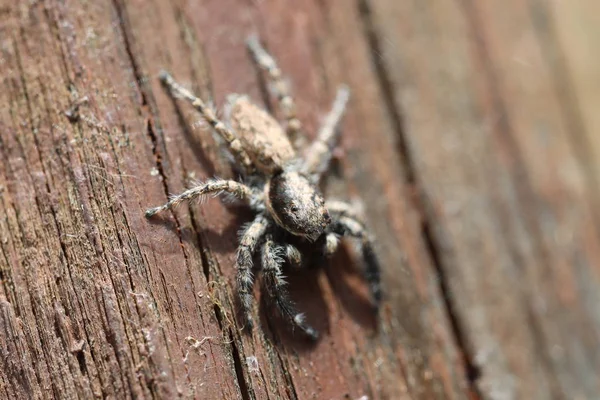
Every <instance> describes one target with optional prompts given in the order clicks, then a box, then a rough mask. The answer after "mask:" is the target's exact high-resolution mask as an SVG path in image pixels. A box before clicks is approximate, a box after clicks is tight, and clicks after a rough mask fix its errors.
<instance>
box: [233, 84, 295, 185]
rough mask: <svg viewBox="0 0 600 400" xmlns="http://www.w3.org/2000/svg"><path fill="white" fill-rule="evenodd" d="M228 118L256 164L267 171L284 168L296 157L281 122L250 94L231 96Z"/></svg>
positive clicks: (261, 170)
mask: <svg viewBox="0 0 600 400" xmlns="http://www.w3.org/2000/svg"><path fill="white" fill-rule="evenodd" d="M227 119H228V120H229V123H230V125H231V128H232V129H233V130H234V131H235V133H236V135H237V136H238V138H239V139H240V141H241V142H242V145H243V147H244V149H245V150H246V152H247V153H248V156H249V157H250V159H251V160H252V162H253V163H254V165H255V167H256V168H257V169H258V170H259V171H260V172H262V173H263V174H265V175H270V174H272V173H274V172H276V171H280V170H282V169H283V166H284V165H285V164H286V163H287V162H288V161H291V160H293V159H294V158H295V157H296V153H295V151H294V148H293V147H292V144H291V142H290V141H289V139H288V137H287V135H286V133H285V131H284V130H283V128H282V127H281V125H280V124H279V123H278V122H277V121H276V120H275V119H274V118H273V117H272V116H271V115H269V114H268V113H267V112H266V111H264V110H263V109H261V108H260V107H258V106H257V105H255V104H254V103H252V102H251V101H250V99H249V98H248V97H247V96H239V95H233V96H230V98H229V99H228V105H227Z"/></svg>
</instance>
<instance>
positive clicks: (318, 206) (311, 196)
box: [266, 172, 331, 241]
mask: <svg viewBox="0 0 600 400" xmlns="http://www.w3.org/2000/svg"><path fill="white" fill-rule="evenodd" d="M266 198H267V208H268V209H269V211H270V213H271V215H272V216H273V219H274V220H275V222H277V224H278V225H279V226H281V227H282V228H284V229H285V230H286V231H288V232H290V233H292V234H294V235H297V236H303V237H306V238H307V239H309V240H311V241H314V240H317V238H318V237H319V236H321V234H322V233H323V231H324V230H325V228H326V227H327V226H328V225H329V224H330V223H331V217H330V216H329V212H328V211H327V208H325V199H323V195H322V194H321V193H320V192H319V190H318V189H317V188H316V187H315V185H313V184H312V183H310V181H309V180H308V179H307V178H306V177H304V176H302V175H301V174H299V173H297V172H281V173H279V174H277V175H275V176H274V177H272V178H271V179H270V181H269V184H268V185H267V196H266Z"/></svg>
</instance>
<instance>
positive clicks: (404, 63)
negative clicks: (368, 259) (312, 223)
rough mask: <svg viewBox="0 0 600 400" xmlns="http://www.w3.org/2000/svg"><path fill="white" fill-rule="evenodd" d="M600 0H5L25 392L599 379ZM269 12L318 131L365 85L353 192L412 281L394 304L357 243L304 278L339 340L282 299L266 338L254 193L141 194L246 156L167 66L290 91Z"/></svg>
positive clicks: (304, 109)
mask: <svg viewBox="0 0 600 400" xmlns="http://www.w3.org/2000/svg"><path fill="white" fill-rule="evenodd" d="M576 3H577V4H576ZM598 11H599V10H598V6H597V5H596V3H595V2H593V1H592V0H586V1H580V2H564V1H562V2H559V1H551V0H548V1H544V0H527V1H514V0H510V1H505V2H477V1H474V0H427V1H418V2H417V1H404V0H354V1H342V0H303V1H296V0H294V1H291V0H261V1H247V0H246V1H243V0H204V1H200V0H197V1H179V0H177V1H168V0H154V1H141V0H129V1H127V0H113V1H112V2H109V1H75V0H45V1H44V0H42V1H24V0H21V1H16V2H15V1H8V0H0V49H1V51H2V53H1V55H0V57H1V58H0V78H1V81H0V82H1V87H0V157H1V159H0V195H1V198H0V280H1V283H2V284H1V285H0V398H11V399H12V398H53V397H54V398H93V397H108V398H165V399H170V398H175V397H184V398H200V399H221V398H223V399H267V398H272V399H278V398H292V399H296V398H297V399H359V398H365V397H364V396H366V398H368V399H430V398H452V399H463V398H466V399H477V398H483V399H513V398H514V399H547V398H552V399H575V398H576V399H586V398H589V399H591V398H595V397H596V396H597V393H600V387H599V384H598V380H597V375H598V371H600V351H599V350H598V349H599V348H600V347H599V345H600V314H599V313H598V307H599V305H600V279H599V276H598V271H599V270H598V266H599V265H600V237H599V235H600V229H599V228H598V226H600V225H599V224H600V211H598V210H599V209H600V190H599V187H600V186H599V185H600V161H598V157H596V155H598V154H600V141H599V140H598V135H597V132H598V129H599V126H600V125H599V122H598V116H597V113H596V109H597V107H598V104H600V98H599V93H600V88H599V86H598V85H599V83H600V75H599V72H598V71H600V58H599V57H598V54H597V51H594V48H593V45H592V44H593V43H597V42H598V39H600V32H599V31H598V24H597V23H596V20H595V19H594V18H593V17H592V16H593V15H596V16H597V15H598ZM251 33H258V34H259V35H260V36H261V38H262V39H263V40H264V41H265V43H266V44H267V46H268V48H269V50H270V51H271V52H272V53H273V54H274V55H275V56H276V57H277V58H278V60H279V62H280V65H281V67H282V69H283V70H284V71H285V73H286V74H287V76H288V77H289V79H290V81H291V83H292V84H293V89H294V93H295V96H296V98H297V101H298V106H299V116H300V118H301V119H302V121H303V122H304V123H305V127H306V130H307V132H308V134H309V135H311V136H313V135H314V132H315V129H316V127H317V126H318V123H319V121H320V118H322V116H323V115H324V113H325V112H326V111H327V109H328V107H329V104H330V101H331V100H332V97H333V95H334V92H335V88H336V86H337V85H338V84H339V83H348V84H349V85H350V87H351V88H352V92H353V98H352V100H351V104H350V108H349V112H348V114H347V116H346V118H345V122H344V129H343V139H342V146H341V147H342V148H343V150H344V152H343V154H342V156H341V157H340V158H339V160H338V162H337V164H336V167H335V168H334V171H333V174H332V176H331V177H330V178H329V179H328V182H327V184H328V189H327V192H328V193H329V194H330V195H334V196H338V197H345V198H354V197H357V196H360V197H361V198H362V200H363V202H364V204H365V213H366V216H367V219H368V221H369V224H370V225H371V227H372V228H373V230H374V232H375V234H376V235H377V237H378V243H379V251H380V254H381V258H382V261H383V265H384V266H385V270H384V282H385V285H384V290H385V296H386V298H385V301H384V305H383V308H382V312H381V318H380V321H376V319H375V318H374V317H373V315H371V313H370V312H369V310H370V308H369V302H368V296H367V291H366V288H365V285H364V282H363V281H362V279H361V278H360V277H359V275H358V274H357V272H356V270H355V269H354V268H353V267H351V266H352V265H354V264H355V263H354V258H355V257H354V253H353V252H352V251H351V248H350V247H349V248H348V250H347V251H345V252H342V254H340V255H339V256H338V257H336V259H335V262H334V263H333V265H332V267H331V268H329V269H327V270H325V271H323V272H321V273H318V274H314V273H307V274H295V275H294V276H292V277H291V278H290V281H291V284H292V290H293V294H294V298H295V299H296V300H297V301H298V303H299V305H300V307H301V308H302V309H303V310H304V311H306V313H307V316H308V319H309V321H310V322H311V323H312V324H314V326H315V327H316V328H318V329H320V330H321V331H322V332H323V337H322V339H321V340H320V341H319V342H318V343H317V344H315V345H309V344H307V343H306V342H305V341H303V340H302V339H299V338H297V337H293V336H290V335H289V334H287V333H286V330H285V326H282V325H281V324H280V322H279V321H278V320H277V319H276V318H273V317H272V315H271V314H272V313H270V312H269V310H268V309H266V307H265V304H263V303H262V302H258V304H259V306H258V309H259V310H260V315H261V320H260V327H259V328H258V329H256V330H255V332H254V335H252V336H249V335H247V334H243V333H242V332H240V331H239V325H238V321H237V320H236V318H235V309H236V305H235V293H234V291H233V285H232V284H233V281H234V280H233V275H234V271H233V267H232V266H233V261H234V252H235V248H236V234H237V230H238V228H239V226H240V224H241V223H243V222H246V221H247V220H248V218H249V215H248V214H247V213H246V212H244V211H243V209H238V208H227V207H225V206H223V205H221V204H220V203H219V202H218V201H212V200H211V201H208V202H207V203H206V204H203V205H199V204H193V205H191V206H190V207H187V206H184V207H181V208H179V209H178V210H176V211H175V212H174V213H171V214H168V215H166V216H165V217H164V218H162V219H160V218H159V219H157V220H156V221H151V222H149V221H147V220H146V219H145V218H144V216H143V211H144V209H145V208H147V207H148V206H153V205H157V204H161V203H163V202H164V201H166V198H167V195H168V194H169V193H177V192H180V191H181V190H182V189H184V188H185V187H186V186H187V185H189V183H190V180H191V179H206V178H209V177H212V176H215V175H218V176H220V177H228V176H231V174H232V172H231V169H230V167H229V165H228V164H227V162H226V161H225V160H223V159H222V157H221V156H220V154H219V152H218V150H217V148H216V145H215V142H214V140H213V139H212V136H211V134H210V132H208V131H207V129H206V127H205V126H204V125H203V124H201V123H199V117H198V115H196V114H195V113H194V112H193V110H191V109H190V107H186V106H185V105H183V104H179V103H175V102H173V101H172V100H171V99H170V97H169V96H168V95H167V94H166V93H165V91H164V90H163V89H162V88H161V86H160V84H159V82H158V80H157V79H156V77H157V74H158V71H159V70H160V69H162V68H165V69H168V70H170V71H171V72H173V74H174V76H176V77H177V78H179V79H181V80H182V81H183V82H184V83H186V84H188V85H189V87H190V88H193V90H194V91H195V92H197V93H198V94H199V95H201V96H202V97H203V98H205V99H213V100H214V102H215V103H216V104H217V105H221V104H222V103H223V101H224V99H225V96H226V95H227V94H228V93H230V92H238V93H247V94H249V95H250V96H251V97H252V98H253V99H254V100H255V101H257V102H259V103H263V104H265V106H266V107H270V106H271V105H272V104H273V100H274V99H272V98H270V96H269V92H268V88H267V87H266V85H265V82H264V80H263V78H262V76H261V74H259V72H258V71H257V69H256V67H255V66H254V65H253V63H252V62H251V59H250V57H249V55H248V53H247V51H246V49H245V47H244V39H245V38H246V37H247V36H248V35H249V34H251ZM67 114H69V115H70V118H69V116H68V115H67ZM594 132H595V133H596V135H594ZM257 294H258V293H257Z"/></svg>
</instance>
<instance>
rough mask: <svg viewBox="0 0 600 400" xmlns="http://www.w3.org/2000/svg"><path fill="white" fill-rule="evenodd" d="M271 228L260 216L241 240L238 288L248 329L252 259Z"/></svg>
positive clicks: (252, 283) (237, 267)
mask: <svg viewBox="0 0 600 400" xmlns="http://www.w3.org/2000/svg"><path fill="white" fill-rule="evenodd" d="M268 226H269V223H268V221H267V220H266V218H265V217H264V216H262V215H259V216H258V217H256V218H255V219H254V221H252V223H250V225H248V227H247V228H246V229H245V230H244V232H243V233H242V236H241V240H240V246H239V247H238V252H237V261H236V270H237V276H236V281H237V288H238V295H239V297H240V302H241V306H242V313H243V316H244V319H245V322H246V326H247V327H248V329H252V326H253V322H252V301H253V300H254V296H253V295H252V288H253V287H254V275H253V272H252V270H253V269H254V265H253V262H252V258H253V257H254V253H255V252H256V249H257V247H258V244H259V243H260V241H261V239H262V238H263V237H264V235H265V232H266V231H267V228H268Z"/></svg>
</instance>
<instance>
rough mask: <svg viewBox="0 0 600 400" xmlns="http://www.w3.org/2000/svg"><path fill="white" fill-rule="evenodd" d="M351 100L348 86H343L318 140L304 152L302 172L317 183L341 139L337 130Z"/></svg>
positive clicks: (338, 92)
mask: <svg viewBox="0 0 600 400" xmlns="http://www.w3.org/2000/svg"><path fill="white" fill-rule="evenodd" d="M349 99H350V89H349V88H348V86H341V87H340V88H339V89H338V91H337V95H336V96H335V100H334V102H333V106H332V107H331V111H329V114H327V117H326V118H325V122H324V123H323V125H322V126H321V129H319V133H318V134H317V137H316V139H315V140H314V141H313V142H312V143H311V144H310V145H309V146H308V148H307V149H306V150H305V151H304V165H303V167H302V171H303V172H304V173H306V174H307V175H311V176H313V177H314V180H315V181H317V182H318V181H319V180H320V178H321V176H322V175H323V173H324V172H325V171H326V170H327V167H328V166H329V162H330V161H331V156H332V152H333V148H334V147H335V146H336V144H337V141H338V137H339V134H338V132H339V129H337V128H338V125H339V123H340V121H341V119H342V117H343V115H344V112H345V111H346V105H347V104H348V100H349Z"/></svg>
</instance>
